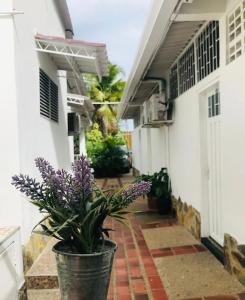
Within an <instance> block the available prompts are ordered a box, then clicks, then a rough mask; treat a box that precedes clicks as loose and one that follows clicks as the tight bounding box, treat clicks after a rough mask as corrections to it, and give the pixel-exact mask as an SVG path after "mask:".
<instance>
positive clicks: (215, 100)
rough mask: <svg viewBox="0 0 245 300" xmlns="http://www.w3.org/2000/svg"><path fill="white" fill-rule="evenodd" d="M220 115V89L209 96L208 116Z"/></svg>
mask: <svg viewBox="0 0 245 300" xmlns="http://www.w3.org/2000/svg"><path fill="white" fill-rule="evenodd" d="M218 115H220V96H219V91H218V90H216V92H215V94H213V95H211V96H209V97H208V117H209V118H213V117H216V116H218Z"/></svg>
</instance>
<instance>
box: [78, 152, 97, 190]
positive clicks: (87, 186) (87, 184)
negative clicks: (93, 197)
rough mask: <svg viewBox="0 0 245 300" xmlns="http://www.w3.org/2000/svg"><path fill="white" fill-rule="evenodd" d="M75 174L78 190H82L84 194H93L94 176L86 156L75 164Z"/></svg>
mask: <svg viewBox="0 0 245 300" xmlns="http://www.w3.org/2000/svg"><path fill="white" fill-rule="evenodd" d="M73 172H74V176H75V184H76V188H77V189H78V190H82V191H83V193H84V194H87V193H91V192H92V181H93V176H92V173H91V168H90V163H89V162H88V161H87V160H86V157H85V156H84V155H82V156H81V158H80V159H79V160H77V161H75V162H74V164H73Z"/></svg>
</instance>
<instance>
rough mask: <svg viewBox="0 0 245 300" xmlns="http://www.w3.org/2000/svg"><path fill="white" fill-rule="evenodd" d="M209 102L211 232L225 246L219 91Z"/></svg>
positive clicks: (208, 97)
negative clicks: (222, 211)
mask: <svg viewBox="0 0 245 300" xmlns="http://www.w3.org/2000/svg"><path fill="white" fill-rule="evenodd" d="M207 101H208V103H207V104H208V120H207V147H208V169H209V176H208V195H209V231H210V236H211V237H212V238H213V239H214V240H216V241H217V242H218V243H219V244H221V245H223V233H222V222H221V146H220V138H221V136H220V130H221V128H220V126H221V118H220V112H221V110H220V96H219V90H218V89H213V90H212V91H211V92H210V93H208V95H207Z"/></svg>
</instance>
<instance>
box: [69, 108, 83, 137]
mask: <svg viewBox="0 0 245 300" xmlns="http://www.w3.org/2000/svg"><path fill="white" fill-rule="evenodd" d="M79 128H80V121H79V115H78V114H77V113H75V112H71V113H68V135H74V134H76V133H79Z"/></svg>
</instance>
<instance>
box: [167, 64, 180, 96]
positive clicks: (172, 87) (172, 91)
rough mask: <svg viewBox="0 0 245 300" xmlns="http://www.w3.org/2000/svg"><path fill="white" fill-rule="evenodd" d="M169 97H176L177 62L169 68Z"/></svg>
mask: <svg viewBox="0 0 245 300" xmlns="http://www.w3.org/2000/svg"><path fill="white" fill-rule="evenodd" d="M169 81H170V99H175V98H177V97H178V64H175V65H174V66H173V67H172V68H171V70H170V78H169Z"/></svg>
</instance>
